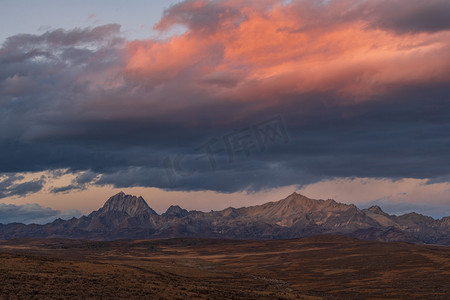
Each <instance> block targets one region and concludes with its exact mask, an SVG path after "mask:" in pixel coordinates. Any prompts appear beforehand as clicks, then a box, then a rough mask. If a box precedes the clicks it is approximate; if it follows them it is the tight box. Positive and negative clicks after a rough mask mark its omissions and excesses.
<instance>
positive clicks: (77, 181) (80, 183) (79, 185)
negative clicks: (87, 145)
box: [50, 170, 98, 194]
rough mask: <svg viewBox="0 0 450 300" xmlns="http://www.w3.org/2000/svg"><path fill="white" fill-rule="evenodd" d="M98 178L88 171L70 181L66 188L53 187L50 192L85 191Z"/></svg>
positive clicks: (95, 174)
mask: <svg viewBox="0 0 450 300" xmlns="http://www.w3.org/2000/svg"><path fill="white" fill-rule="evenodd" d="M97 177H98V174H97V173H94V172H92V171H90V170H88V171H85V172H82V173H81V174H79V175H78V176H77V177H75V178H74V179H73V180H72V183H71V184H70V185H67V186H62V187H54V188H52V189H51V190H50V192H52V193H55V194H57V193H67V192H70V191H73V190H85V189H86V188H87V186H88V185H89V184H90V183H94V182H95V180H96V178H97Z"/></svg>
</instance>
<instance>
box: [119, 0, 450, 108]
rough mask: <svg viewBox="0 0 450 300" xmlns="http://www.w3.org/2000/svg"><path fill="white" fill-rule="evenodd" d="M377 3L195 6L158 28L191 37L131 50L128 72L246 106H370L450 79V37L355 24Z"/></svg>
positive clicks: (181, 8) (175, 12)
mask: <svg viewBox="0 0 450 300" xmlns="http://www.w3.org/2000/svg"><path fill="white" fill-rule="evenodd" d="M316 3H317V2H316ZM370 3H371V2H370V1H366V2H364V1H363V2H362V3H361V4H359V6H361V7H360V8H358V7H357V6H358V5H356V8H355V4H354V2H352V1H330V3H329V4H320V5H314V1H292V2H291V3H289V4H283V3H282V2H279V1H265V2H263V3H262V4H261V3H259V4H258V5H257V6H256V5H253V4H250V2H247V1H231V0H230V1H218V2H217V1H204V0H201V1H187V2H184V3H181V4H178V5H175V6H172V7H171V8H170V9H169V10H168V11H167V12H166V14H165V16H164V17H163V18H162V20H161V21H160V23H159V24H158V25H157V26H156V28H157V29H160V30H166V29H168V28H170V26H173V25H180V24H181V25H183V26H186V27H187V30H186V32H185V33H183V34H181V35H179V36H174V37H172V38H170V39H168V40H163V41H161V40H147V41H134V42H130V43H129V44H128V46H127V52H128V55H129V60H128V62H127V65H126V68H125V73H126V74H127V76H129V78H130V79H131V80H137V81H143V82H147V83H148V84H150V85H151V86H157V85H158V84H162V83H167V82H171V81H173V82H174V83H179V84H182V83H186V82H189V84H191V85H194V86H195V87H197V88H199V89H201V90H211V93H213V94H214V95H215V96H220V97H226V98H229V99H235V100H243V101H249V100H252V99H257V100H261V99H262V98H265V97H271V98H274V97H275V98H276V97H277V96H278V95H279V94H280V93H308V92H335V93H338V94H339V95H342V96H344V98H349V99H365V98H366V97H368V96H372V95H374V94H377V93H380V92H383V91H386V90H389V89H391V88H393V87H398V86H401V85H414V84H422V83H430V82H440V81H444V80H448V79H449V78H450V54H449V53H450V51H449V49H450V47H449V46H450V42H449V41H450V31H449V30H440V31H436V32H417V31H414V32H405V33H402V34H399V33H398V32H396V31H394V30H389V29H384V28H379V26H373V24H371V23H370V22H372V21H373V18H372V19H371V18H366V19H365V18H363V17H364V16H362V17H357V16H355V11H356V12H358V9H361V10H362V9H363V8H364V9H366V10H367V9H369V8H371V6H368V4H370ZM363 6H364V7H363ZM372 6H373V5H372ZM205 13H208V14H209V15H208V17H206V16H205ZM375 13H378V12H374V14H375ZM311 15H312V16H313V17H317V19H315V18H313V17H311ZM321 18H322V19H321ZM333 18H334V19H333ZM370 20H372V21H370ZM369 21H370V22H369Z"/></svg>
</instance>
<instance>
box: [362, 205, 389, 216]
mask: <svg viewBox="0 0 450 300" xmlns="http://www.w3.org/2000/svg"><path fill="white" fill-rule="evenodd" d="M366 210H367V211H370V212H372V213H378V214H384V213H385V212H384V211H383V210H382V209H381V207H379V206H378V205H372V206H371V207H369V208H367V209H366Z"/></svg>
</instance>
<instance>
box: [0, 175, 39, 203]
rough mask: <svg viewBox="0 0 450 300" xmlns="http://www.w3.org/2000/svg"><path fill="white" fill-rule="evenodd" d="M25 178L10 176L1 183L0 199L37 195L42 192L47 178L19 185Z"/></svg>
mask: <svg viewBox="0 0 450 300" xmlns="http://www.w3.org/2000/svg"><path fill="white" fill-rule="evenodd" d="M23 178H24V177H23V176H17V175H9V176H8V177H7V178H6V179H4V180H2V181H1V182H0V198H5V197H10V196H19V197H24V196H26V195H28V194H32V193H36V192H39V191H40V190H42V188H43V187H44V184H45V177H44V176H42V177H41V178H40V179H34V180H31V181H26V182H21V183H17V181H20V180H22V179H23Z"/></svg>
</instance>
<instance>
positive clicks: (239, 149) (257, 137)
mask: <svg viewBox="0 0 450 300" xmlns="http://www.w3.org/2000/svg"><path fill="white" fill-rule="evenodd" d="M288 142H289V136H288V134H287V131H286V128H285V126H284V123H283V120H282V118H281V116H276V117H274V118H271V119H267V120H265V121H262V122H259V123H256V124H254V125H252V126H248V127H245V128H241V129H235V130H233V131H232V132H229V133H227V134H225V135H223V136H222V138H221V139H218V138H216V137H212V138H210V139H209V140H208V141H207V142H206V143H204V144H202V145H199V146H198V147H196V148H194V149H193V150H194V152H195V153H198V155H196V160H201V159H203V160H206V161H207V162H208V163H209V165H210V167H211V169H212V170H216V169H217V166H218V164H217V157H216V155H218V154H219V153H222V152H223V153H225V154H226V155H227V158H228V159H227V160H228V163H230V164H231V163H233V162H234V161H235V158H236V156H238V155H241V156H242V155H243V156H244V157H246V158H247V157H249V156H250V155H251V154H252V152H255V151H259V152H264V151H266V149H267V147H268V146H269V145H270V144H274V143H285V144H287V143H288ZM184 158H185V155H184V153H179V154H177V155H176V156H175V158H174V159H171V158H170V157H166V158H164V160H163V166H164V169H165V170H166V175H167V178H168V180H169V183H170V184H171V185H172V184H174V183H175V181H176V179H177V176H182V177H186V176H191V175H193V174H194V173H195V172H197V170H196V169H193V168H189V167H183V166H182V160H183V159H184Z"/></svg>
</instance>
